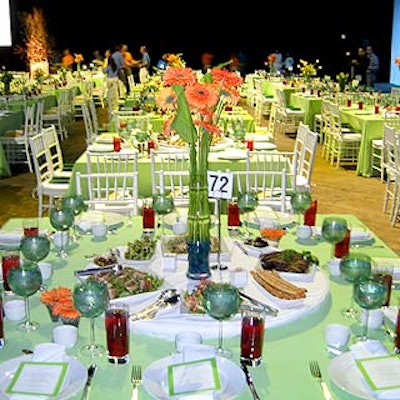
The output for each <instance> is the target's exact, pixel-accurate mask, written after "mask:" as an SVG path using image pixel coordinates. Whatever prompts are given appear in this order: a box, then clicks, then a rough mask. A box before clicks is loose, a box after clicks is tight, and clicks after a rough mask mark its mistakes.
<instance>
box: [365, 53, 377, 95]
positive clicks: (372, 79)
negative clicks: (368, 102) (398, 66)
mask: <svg viewBox="0 0 400 400" xmlns="http://www.w3.org/2000/svg"><path fill="white" fill-rule="evenodd" d="M365 51H366V52H367V57H368V59H369V64H368V67H367V73H366V78H367V79H366V80H367V82H366V83H367V89H375V83H376V78H377V75H378V72H379V57H378V56H377V55H376V54H375V53H374V51H373V49H372V46H367V47H366V48H365Z"/></svg>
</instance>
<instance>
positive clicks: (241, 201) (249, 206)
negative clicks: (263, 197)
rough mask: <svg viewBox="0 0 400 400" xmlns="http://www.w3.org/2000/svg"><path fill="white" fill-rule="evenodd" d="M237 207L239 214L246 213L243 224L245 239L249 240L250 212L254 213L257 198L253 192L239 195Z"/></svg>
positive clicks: (249, 191) (248, 191)
mask: <svg viewBox="0 0 400 400" xmlns="http://www.w3.org/2000/svg"><path fill="white" fill-rule="evenodd" d="M237 203H238V206H239V210H240V211H241V212H244V213H246V222H245V229H246V231H245V234H244V236H245V238H246V239H250V238H251V232H250V212H251V211H254V210H255V209H256V208H257V206H258V198H257V193H256V192H255V191H254V190H247V191H246V192H242V193H239V196H238V201H237Z"/></svg>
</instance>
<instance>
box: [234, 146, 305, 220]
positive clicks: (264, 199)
mask: <svg viewBox="0 0 400 400" xmlns="http://www.w3.org/2000/svg"><path fill="white" fill-rule="evenodd" d="M297 171H298V154H297V152H279V151H256V152H252V154H251V156H248V157H247V166H246V171H242V172H241V171H237V172H235V171H234V172H233V173H234V175H238V176H237V177H236V178H237V179H236V180H237V182H236V188H237V190H238V191H239V192H240V191H242V190H247V189H252V190H254V191H256V192H257V193H258V198H259V205H260V206H268V207H269V208H273V209H275V210H279V211H281V212H287V211H288V210H289V209H290V192H292V191H294V190H296V177H297V174H298V172H297Z"/></svg>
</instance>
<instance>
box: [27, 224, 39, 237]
mask: <svg viewBox="0 0 400 400" xmlns="http://www.w3.org/2000/svg"><path fill="white" fill-rule="evenodd" d="M37 235H39V228H38V227H36V226H31V227H29V226H26V227H24V236H37Z"/></svg>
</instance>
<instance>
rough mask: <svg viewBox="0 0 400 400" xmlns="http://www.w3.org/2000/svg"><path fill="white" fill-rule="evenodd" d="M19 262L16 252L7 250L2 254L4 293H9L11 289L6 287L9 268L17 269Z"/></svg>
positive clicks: (18, 255) (17, 252)
mask: <svg viewBox="0 0 400 400" xmlns="http://www.w3.org/2000/svg"><path fill="white" fill-rule="evenodd" d="M20 262H21V259H20V254H19V251H18V250H7V251H5V252H4V253H3V257H2V261H1V266H2V270H3V286H4V290H5V291H6V292H11V288H10V286H9V285H8V280H7V275H8V271H9V270H10V269H11V268H15V267H19V265H20Z"/></svg>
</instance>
